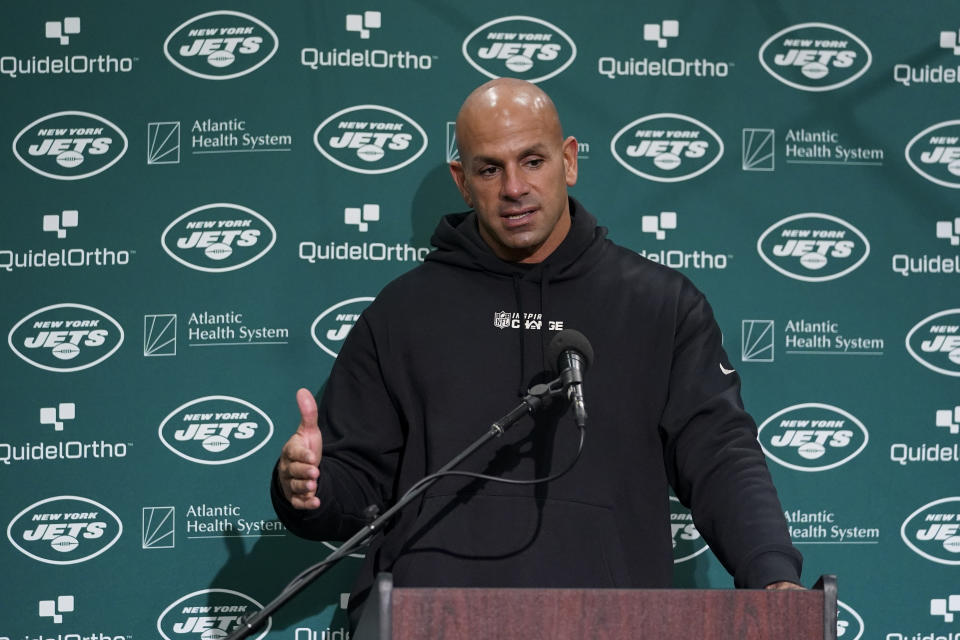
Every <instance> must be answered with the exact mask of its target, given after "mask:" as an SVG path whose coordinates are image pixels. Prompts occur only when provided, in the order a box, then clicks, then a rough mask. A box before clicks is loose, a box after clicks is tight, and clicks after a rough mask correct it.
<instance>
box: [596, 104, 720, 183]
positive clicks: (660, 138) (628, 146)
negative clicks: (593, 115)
mask: <svg viewBox="0 0 960 640" xmlns="http://www.w3.org/2000/svg"><path fill="white" fill-rule="evenodd" d="M610 152H611V153H612V154H613V157H614V158H616V160H617V162H619V163H620V164H622V165H623V166H624V167H626V169H627V170H628V171H630V172H632V173H635V174H637V175H638V176H640V177H641V178H646V179H647V180H654V181H656V182H679V181H681V180H689V179H690V178H694V177H696V176H698V175H700V174H701V173H704V172H705V171H708V170H709V169H710V168H711V167H713V166H714V165H715V164H717V162H719V161H720V158H721V157H722V156H723V140H721V139H720V136H718V135H717V134H716V132H715V131H714V130H713V129H711V128H710V127H708V126H707V125H705V124H704V123H702V122H700V121H699V120H696V119H694V118H691V117H690V116H685V115H681V114H679V113H654V114H651V115H648V116H644V117H642V118H638V119H637V120H634V121H633V122H631V123H630V124H628V125H626V126H625V127H623V128H622V129H620V131H618V132H617V133H616V135H614V136H613V139H612V140H611V141H610Z"/></svg>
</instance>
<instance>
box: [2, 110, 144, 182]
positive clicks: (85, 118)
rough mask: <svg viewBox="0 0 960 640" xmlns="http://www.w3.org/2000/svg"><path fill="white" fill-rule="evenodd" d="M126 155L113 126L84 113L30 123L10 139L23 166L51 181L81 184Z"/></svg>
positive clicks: (122, 139)
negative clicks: (79, 182)
mask: <svg viewBox="0 0 960 640" xmlns="http://www.w3.org/2000/svg"><path fill="white" fill-rule="evenodd" d="M126 152H127V136H126V135H125V134H124V133H123V131H121V130H120V128H119V127H117V126H116V125H115V124H113V123H112V122H110V121H109V120H107V119H106V118H102V117H100V116H98V115H95V114H93V113H87V112H86V111H58V112H57V113H51V114H50V115H46V116H43V117H42V118H39V119H37V120H34V121H33V122H31V123H30V124H28V125H27V126H25V127H24V128H23V129H21V130H20V133H18V134H17V137H16V138H14V139H13V155H14V156H16V158H17V160H19V161H20V163H21V164H23V166H25V167H26V168H28V169H30V170H31V171H33V172H34V173H39V174H40V175H42V176H45V177H47V178H53V179H54V180H82V179H83V178H89V177H90V176H95V175H97V174H98V173H101V172H103V171H106V170H107V169H109V168H110V167H112V166H113V165H114V164H116V163H117V161H118V160H120V158H122V157H123V154H124V153H126Z"/></svg>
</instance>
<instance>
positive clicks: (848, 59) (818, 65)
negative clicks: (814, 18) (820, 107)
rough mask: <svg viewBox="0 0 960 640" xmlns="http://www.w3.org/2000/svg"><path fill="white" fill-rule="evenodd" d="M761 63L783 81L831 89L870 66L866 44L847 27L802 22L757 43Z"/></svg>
mask: <svg viewBox="0 0 960 640" xmlns="http://www.w3.org/2000/svg"><path fill="white" fill-rule="evenodd" d="M759 55H760V64H761V65H763V68H764V69H766V71H767V73H769V74H770V75H771V76H773V77H774V78H776V79H777V80H779V81H780V82H782V83H783V84H785V85H787V86H789V87H793V88H794V89H801V90H803V91H831V90H833V89H838V88H840V87H842V86H844V85H848V84H850V83H851V82H853V81H854V80H856V79H857V78H859V77H860V76H862V75H863V74H864V73H866V71H867V69H868V68H869V67H870V63H871V61H872V56H871V54H870V49H869V48H868V47H867V45H866V44H865V43H864V42H863V40H861V39H860V38H858V37H857V36H855V35H854V34H852V33H850V32H849V31H847V30H846V29H841V28H840V27H837V26H834V25H832V24H826V23H823V22H805V23H803V24H797V25H794V26H792V27H787V28H786V29H783V30H781V31H778V32H777V33H775V34H773V35H772V36H770V38H769V39H768V40H767V41H766V42H764V43H763V46H761V47H760V54H759Z"/></svg>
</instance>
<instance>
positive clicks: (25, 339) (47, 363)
mask: <svg viewBox="0 0 960 640" xmlns="http://www.w3.org/2000/svg"><path fill="white" fill-rule="evenodd" d="M7 344H9V345H10V348H11V349H12V350H13V352H14V353H15V354H17V356H18V357H20V359H21V360H23V361H24V362H28V363H30V364H32V365H33V366H35V367H37V368H39V369H44V370H46V371H55V372H59V373H65V372H68V371H80V370H82V369H87V368H89V367H92V366H94V365H97V364H100V363H101V362H103V361H104V360H106V359H107V358H109V357H110V356H112V355H113V354H114V353H115V352H116V350H117V349H119V348H120V345H121V344H123V327H121V326H120V324H119V323H118V322H117V321H116V320H114V319H113V318H111V317H110V316H108V315H107V314H105V313H104V312H102V311H100V310H99V309H95V308H93V307H88V306H87V305H84V304H75V303H72V302H64V303H62V304H54V305H50V306H49V307H43V308H42V309H37V310H36V311H34V312H33V313H31V314H29V315H28V316H26V317H24V318H23V319H21V320H20V321H19V322H18V323H17V324H15V325H14V326H13V328H12V329H10V333H9V334H8V335H7Z"/></svg>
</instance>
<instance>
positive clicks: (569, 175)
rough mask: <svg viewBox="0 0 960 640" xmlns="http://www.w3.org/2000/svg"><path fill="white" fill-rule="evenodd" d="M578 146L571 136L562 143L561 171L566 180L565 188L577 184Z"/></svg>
mask: <svg viewBox="0 0 960 640" xmlns="http://www.w3.org/2000/svg"><path fill="white" fill-rule="evenodd" d="M578 151H579V146H578V145H577V139H576V138H574V137H573V136H570V137H568V138H567V139H566V140H564V141H563V170H564V177H565V178H566V180H567V186H568V187H572V186H573V185H575V184H577V152H578Z"/></svg>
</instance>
